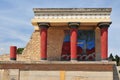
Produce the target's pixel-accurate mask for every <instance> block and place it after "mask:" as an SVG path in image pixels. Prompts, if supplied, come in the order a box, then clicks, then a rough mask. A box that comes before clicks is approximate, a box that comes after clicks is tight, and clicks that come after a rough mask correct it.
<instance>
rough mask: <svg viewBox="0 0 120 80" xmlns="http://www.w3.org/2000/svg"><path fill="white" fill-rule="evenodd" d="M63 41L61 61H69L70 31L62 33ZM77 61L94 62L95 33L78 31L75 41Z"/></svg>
mask: <svg viewBox="0 0 120 80" xmlns="http://www.w3.org/2000/svg"><path fill="white" fill-rule="evenodd" d="M64 33H65V36H64V41H63V45H62V53H61V60H65V61H69V60H70V54H71V53H70V30H65V31H64ZM77 60H78V61H94V60H95V33H94V31H93V30H78V40H77Z"/></svg>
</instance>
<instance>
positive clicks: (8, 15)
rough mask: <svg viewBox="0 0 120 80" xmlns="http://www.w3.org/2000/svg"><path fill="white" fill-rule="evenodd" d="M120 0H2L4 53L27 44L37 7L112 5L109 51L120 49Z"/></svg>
mask: <svg viewBox="0 0 120 80" xmlns="http://www.w3.org/2000/svg"><path fill="white" fill-rule="evenodd" d="M119 5H120V1H119V0H116V1H115V0H84V1H83V0H0V54H1V53H8V52H9V46H10V45H16V46H18V47H25V45H26V44H27V42H28V41H29V38H30V36H31V34H32V32H33V26H32V25H31V19H32V18H33V16H34V15H33V11H32V10H33V8H39V7H40V8H104V7H111V8H113V10H112V15H111V18H112V22H113V23H112V25H111V27H110V28H109V52H110V53H111V52H113V53H115V54H116V53H117V54H118V53H119V47H120V44H119V41H120V38H119V34H120V32H119V29H120V27H119V23H120V22H119V21H120V11H119Z"/></svg>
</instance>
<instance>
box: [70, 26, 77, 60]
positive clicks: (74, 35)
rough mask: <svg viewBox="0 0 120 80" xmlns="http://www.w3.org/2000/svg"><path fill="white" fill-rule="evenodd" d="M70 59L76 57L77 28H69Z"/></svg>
mask: <svg viewBox="0 0 120 80" xmlns="http://www.w3.org/2000/svg"><path fill="white" fill-rule="evenodd" d="M70 45H71V59H77V29H75V28H73V29H71V36H70Z"/></svg>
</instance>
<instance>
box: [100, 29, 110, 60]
mask: <svg viewBox="0 0 120 80" xmlns="http://www.w3.org/2000/svg"><path fill="white" fill-rule="evenodd" d="M101 58H102V60H106V59H107V58H108V28H102V29H101Z"/></svg>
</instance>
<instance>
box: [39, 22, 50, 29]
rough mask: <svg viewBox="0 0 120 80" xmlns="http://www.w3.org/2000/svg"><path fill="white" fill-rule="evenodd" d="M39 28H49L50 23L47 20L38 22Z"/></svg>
mask: <svg viewBox="0 0 120 80" xmlns="http://www.w3.org/2000/svg"><path fill="white" fill-rule="evenodd" d="M37 24H38V26H39V28H49V26H50V24H49V23H47V22H38V23H37Z"/></svg>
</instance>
